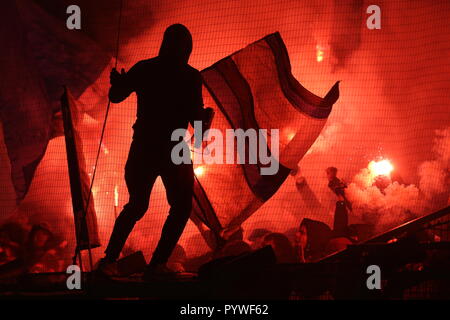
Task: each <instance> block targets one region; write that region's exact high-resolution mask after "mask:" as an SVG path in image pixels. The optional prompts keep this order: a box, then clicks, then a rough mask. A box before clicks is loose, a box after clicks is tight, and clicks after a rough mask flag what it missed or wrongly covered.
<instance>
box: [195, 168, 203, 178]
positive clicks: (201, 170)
mask: <svg viewBox="0 0 450 320" xmlns="http://www.w3.org/2000/svg"><path fill="white" fill-rule="evenodd" d="M204 172H205V168H203V166H200V167H197V168H195V169H194V173H195V175H196V176H197V177H199V176H201V175H202V174H203V173H204Z"/></svg>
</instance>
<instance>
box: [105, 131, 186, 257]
mask: <svg viewBox="0 0 450 320" xmlns="http://www.w3.org/2000/svg"><path fill="white" fill-rule="evenodd" d="M170 150H171V148H170V147H168V146H164V147H154V146H149V145H148V143H143V142H138V141H136V140H134V141H133V143H132V144H131V148H130V152H129V155H128V160H127V163H126V166H125V181H126V184H127V188H128V193H129V195H130V198H129V201H128V203H127V204H126V205H125V206H124V208H123V210H122V212H121V213H120V215H119V216H118V217H117V219H116V222H115V224H114V229H113V232H112V234H111V238H110V240H109V243H108V247H107V248H106V251H105V253H106V258H107V259H110V260H116V259H117V258H118V257H119V255H120V252H121V250H122V248H123V246H124V245H125V242H126V240H127V238H128V236H129V234H130V232H131V230H132V229H133V227H134V225H135V224H136V222H137V221H138V220H139V219H141V218H142V217H143V216H144V214H145V212H146V211H147V209H148V205H149V200H150V194H151V191H152V188H153V184H154V183H155V180H156V178H157V177H158V176H161V179H162V181H163V183H164V187H165V188H166V195H167V201H168V202H169V205H170V211H169V216H168V217H167V219H166V222H165V223H164V226H163V229H162V232H161V238H160V240H159V242H158V245H157V247H156V249H155V251H154V252H153V257H152V260H151V261H150V265H155V264H160V263H166V262H167V260H168V259H169V257H170V255H171V253H172V251H173V249H174V248H175V246H176V244H177V242H178V240H179V238H180V236H181V234H182V233H183V230H184V228H185V226H186V223H187V221H188V220H189V216H190V213H191V209H192V194H193V184H194V172H193V167H192V164H180V165H175V164H174V163H173V162H172V160H171V159H170Z"/></svg>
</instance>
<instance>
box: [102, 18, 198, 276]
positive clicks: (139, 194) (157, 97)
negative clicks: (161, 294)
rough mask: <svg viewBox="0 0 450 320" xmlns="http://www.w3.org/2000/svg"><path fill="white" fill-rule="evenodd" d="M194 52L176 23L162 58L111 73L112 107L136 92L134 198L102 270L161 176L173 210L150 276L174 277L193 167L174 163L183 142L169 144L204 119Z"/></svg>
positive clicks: (130, 167) (130, 166) (131, 158)
mask: <svg viewBox="0 0 450 320" xmlns="http://www.w3.org/2000/svg"><path fill="white" fill-rule="evenodd" d="M191 51H192V37H191V34H190V32H189V30H188V29H187V28H186V27H185V26H183V25H181V24H174V25H171V26H170V27H168V28H167V29H166V31H165V32H164V38H163V41H162V44H161V48H160V50H159V55H158V56H156V57H154V58H151V59H148V60H143V61H139V62H138V63H136V64H135V65H134V66H133V67H132V68H131V69H130V70H129V71H128V72H126V73H125V71H124V70H123V69H122V72H121V73H118V72H117V71H116V70H115V69H113V70H112V71H111V79H110V80H111V89H110V91H109V98H110V100H111V102H113V103H119V102H121V101H123V100H124V99H126V98H127V97H128V96H129V95H130V94H131V93H132V92H136V94H137V120H136V122H135V124H134V125H133V129H134V135H133V142H132V144H131V148H130V152H129V155H128V160H127V163H126V166H125V181H126V184H127V188H128V192H129V195H130V198H129V201H128V203H127V204H126V205H125V206H124V209H123V211H122V212H121V213H120V215H119V216H118V218H117V219H116V222H115V225H114V229H113V232H112V234H111V238H110V240H109V244H108V247H107V248H106V251H105V254H106V256H105V258H103V259H102V260H101V262H100V266H99V269H100V270H101V269H102V268H104V269H107V267H105V266H107V265H108V264H110V263H111V262H114V261H115V260H116V259H117V258H118V257H119V254H120V252H121V250H122V248H123V246H124V244H125V241H126V240H127V238H128V235H129V234H130V232H131V230H132V229H133V227H134V225H135V223H136V222H137V221H138V220H139V219H141V218H142V217H143V216H144V214H145V212H146V211H147V208H148V205H149V199H150V194H151V191H152V187H153V184H154V183H155V180H156V178H157V177H158V176H161V179H162V181H163V183H164V186H165V188H166V195H167V200H168V202H169V205H170V211H169V216H168V217H167V220H166V222H165V224H164V227H163V229H162V233H161V238H160V240H159V242H158V245H157V247H156V249H155V251H154V253H153V257H152V259H151V261H150V263H149V265H148V268H147V269H148V270H147V273H146V274H147V275H148V274H150V275H152V274H156V275H159V274H167V273H170V269H168V268H167V267H166V263H167V261H168V259H169V257H170V255H171V253H172V251H173V249H174V248H175V245H176V244H177V242H178V240H179V238H180V236H181V234H182V232H183V230H184V228H185V226H186V223H187V221H188V219H189V215H190V212H191V208H192V195H193V183H194V173H193V167H192V164H180V165H175V164H174V163H173V162H172V160H171V156H170V155H171V150H172V147H173V146H174V145H175V144H177V143H179V142H178V141H171V134H172V132H173V131H174V130H175V129H178V128H184V129H187V127H188V124H189V122H190V123H191V124H192V125H193V122H194V121H195V120H204V116H205V109H203V99H202V79H201V75H200V72H199V71H198V70H196V69H194V68H193V67H191V66H190V65H189V64H188V59H189V56H190V54H191Z"/></svg>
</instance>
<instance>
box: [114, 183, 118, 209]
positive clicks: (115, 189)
mask: <svg viewBox="0 0 450 320" xmlns="http://www.w3.org/2000/svg"><path fill="white" fill-rule="evenodd" d="M114 206H115V207H118V206H119V188H118V186H117V185H116V186H115V187H114Z"/></svg>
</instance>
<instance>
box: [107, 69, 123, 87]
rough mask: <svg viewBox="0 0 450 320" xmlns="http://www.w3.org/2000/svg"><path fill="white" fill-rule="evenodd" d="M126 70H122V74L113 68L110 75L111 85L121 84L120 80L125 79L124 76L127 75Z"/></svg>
mask: <svg viewBox="0 0 450 320" xmlns="http://www.w3.org/2000/svg"><path fill="white" fill-rule="evenodd" d="M125 74H126V73H125V69H124V68H122V70H121V71H120V73H119V72H118V71H117V69H116V68H112V70H111V73H110V75H109V82H110V83H111V85H115V84H117V83H118V82H120V80H121V79H122V78H123V76H124V75H125Z"/></svg>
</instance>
